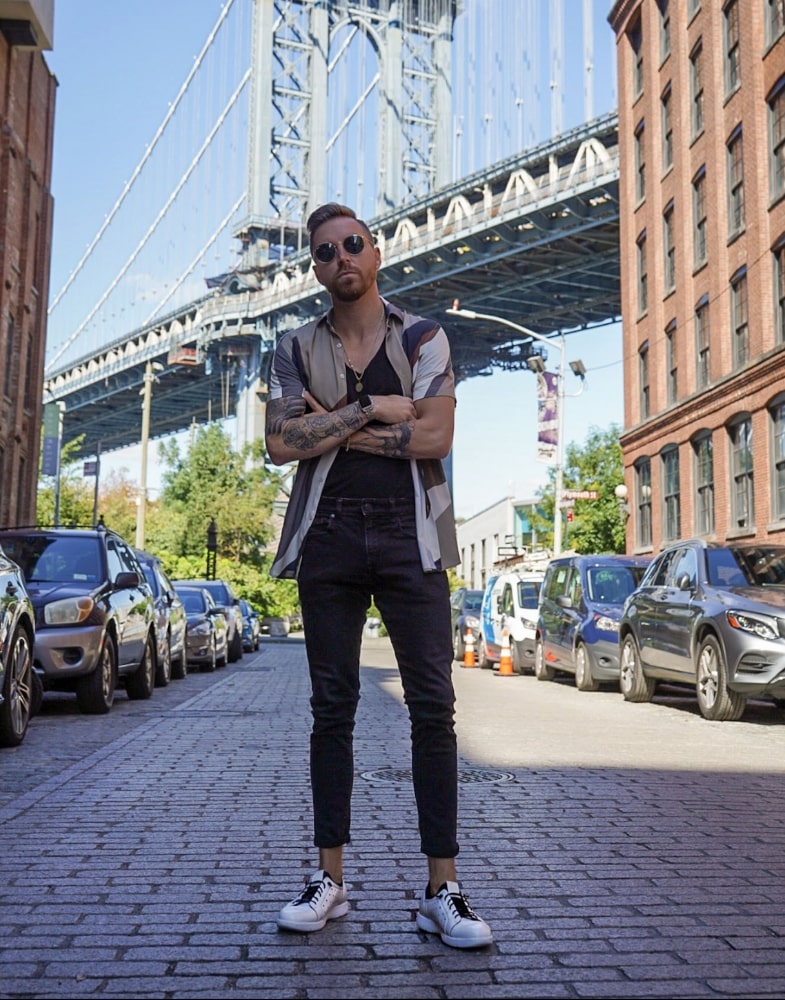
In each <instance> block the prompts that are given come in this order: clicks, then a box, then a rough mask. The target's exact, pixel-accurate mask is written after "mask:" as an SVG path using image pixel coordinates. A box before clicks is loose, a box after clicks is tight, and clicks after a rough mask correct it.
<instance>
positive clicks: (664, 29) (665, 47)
mask: <svg viewBox="0 0 785 1000" xmlns="http://www.w3.org/2000/svg"><path fill="white" fill-rule="evenodd" d="M657 6H658V7H659V8H660V62H664V61H665V60H666V59H667V58H668V56H669V55H670V53H671V13H670V9H669V8H670V3H669V2H668V0H657Z"/></svg>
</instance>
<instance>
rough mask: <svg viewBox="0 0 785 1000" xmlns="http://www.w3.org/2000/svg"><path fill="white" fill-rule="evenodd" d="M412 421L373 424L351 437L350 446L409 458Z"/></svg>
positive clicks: (370, 451)
mask: <svg viewBox="0 0 785 1000" xmlns="http://www.w3.org/2000/svg"><path fill="white" fill-rule="evenodd" d="M413 429H414V421H412V420H409V421H406V422H405V423H401V424H374V426H373V427H365V428H363V430H362V431H361V432H360V433H359V434H355V435H354V436H353V437H352V442H351V446H352V448H354V449H355V450H357V451H366V452H369V453H371V454H373V455H384V456H385V457H387V458H411V451H410V447H409V446H410V443H411V440H412V431H413Z"/></svg>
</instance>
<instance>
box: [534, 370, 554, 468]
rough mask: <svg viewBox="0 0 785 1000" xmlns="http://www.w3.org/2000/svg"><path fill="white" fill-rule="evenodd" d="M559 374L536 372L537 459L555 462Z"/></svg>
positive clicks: (551, 463) (547, 462)
mask: <svg viewBox="0 0 785 1000" xmlns="http://www.w3.org/2000/svg"><path fill="white" fill-rule="evenodd" d="M558 387H559V376H558V375H555V374H554V373H553V372H538V374H537V461H538V462H544V463H545V464H546V465H555V464H556V454H557V451H558V447H559V388H558Z"/></svg>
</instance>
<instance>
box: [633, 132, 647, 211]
mask: <svg viewBox="0 0 785 1000" xmlns="http://www.w3.org/2000/svg"><path fill="white" fill-rule="evenodd" d="M645 136H646V128H645V122H644V121H643V120H641V121H640V122H639V124H638V127H637V128H636V129H635V200H636V202H638V201H643V199H644V198H645V197H646V150H645V148H644V145H643V142H644V138H645Z"/></svg>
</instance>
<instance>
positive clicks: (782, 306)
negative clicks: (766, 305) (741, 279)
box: [772, 233, 785, 344]
mask: <svg viewBox="0 0 785 1000" xmlns="http://www.w3.org/2000/svg"><path fill="white" fill-rule="evenodd" d="M772 255H773V257H774V330H775V333H776V336H777V343H778V344H782V343H785V233H783V235H782V236H781V237H780V238H779V240H778V241H777V243H775V244H774V250H773V251H772Z"/></svg>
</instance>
